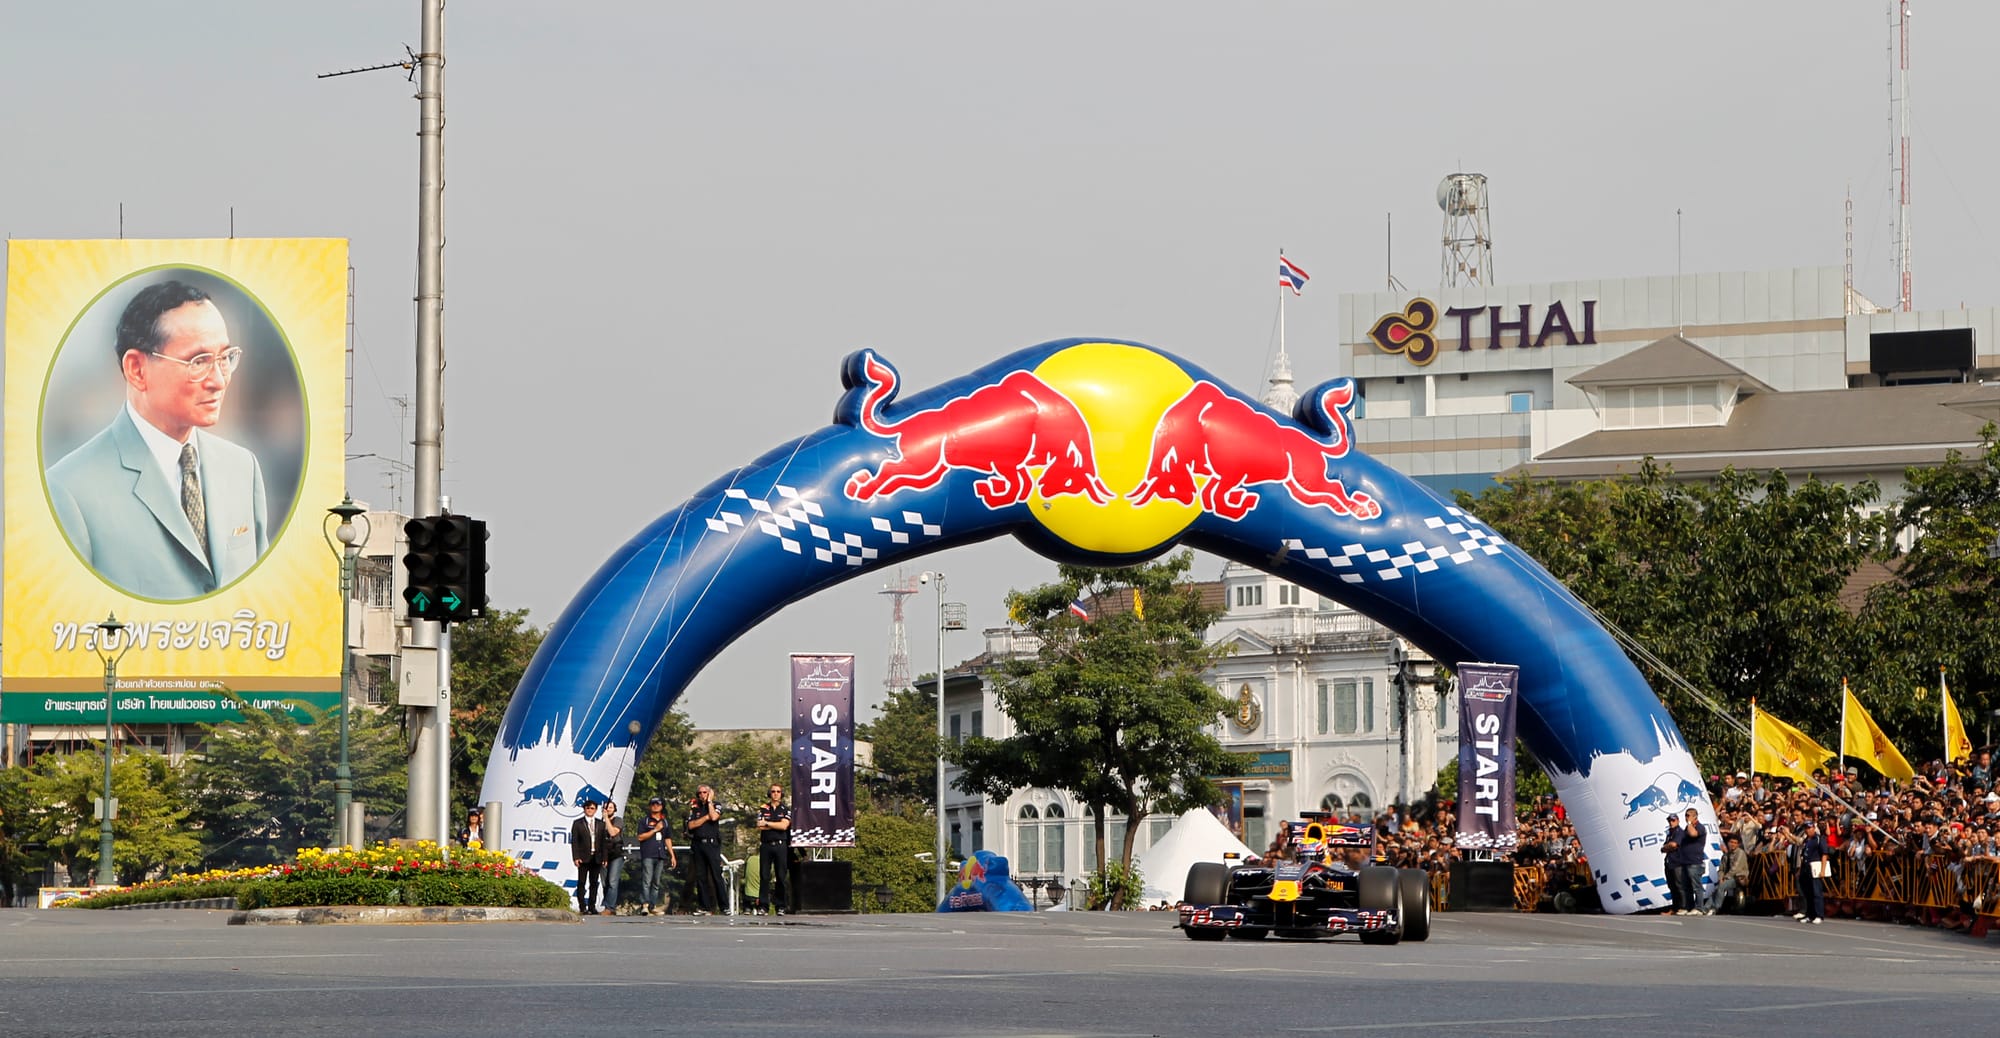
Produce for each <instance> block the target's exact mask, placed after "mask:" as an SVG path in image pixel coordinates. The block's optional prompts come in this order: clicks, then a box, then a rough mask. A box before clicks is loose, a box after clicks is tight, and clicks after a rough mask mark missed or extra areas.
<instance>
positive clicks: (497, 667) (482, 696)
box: [451, 609, 545, 819]
mask: <svg viewBox="0 0 2000 1038" xmlns="http://www.w3.org/2000/svg"><path fill="white" fill-rule="evenodd" d="M544 633H545V632H544V631H542V630H541V629H540V628H538V627H536V626H534V625H533V624H530V623H529V622H528V611H527V610H526V609H499V610H493V611H491V612H488V613H487V614H486V615H485V616H482V617H480V618H479V619H477V620H471V621H468V622H466V623H462V624H458V625H456V626H454V627H453V628H452V630H451V701H452V711H451V713H452V719H451V727H452V745H451V790H452V800H453V801H454V803H455V805H456V806H455V807H454V809H453V811H454V813H453V815H452V817H453V818H454V819H462V818H464V817H465V814H466V812H467V810H469V809H470V808H471V807H472V805H473V804H474V803H476V802H477V801H478V800H479V790H480V786H481V785H482V784H483V783H484V782H485V781H486V762H487V761H489V760H491V759H492V757H493V740H494V738H495V737H496V736H497V735H498V734H499V732H500V721H501V719H502V718H503V717H505V716H506V713H507V702H508V700H510V699H512V698H513V697H514V690H515V689H516V688H519V687H520V685H521V675H523V674H525V673H527V670H528V663H529V662H530V661H531V660H533V659H534V658H535V650H536V649H538V648H540V647H541V644H542V636H543V634H544Z"/></svg>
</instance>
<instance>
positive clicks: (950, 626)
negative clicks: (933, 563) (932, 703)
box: [917, 570, 965, 902]
mask: <svg viewBox="0 0 2000 1038" xmlns="http://www.w3.org/2000/svg"><path fill="white" fill-rule="evenodd" d="M932 582H936V584H937V596H938V597H937V643H938V652H937V660H938V665H937V737H938V759H937V851H936V856H935V858H933V861H934V862H935V865H934V868H935V869H936V872H937V900H938V901H939V902H942V901H944V886H945V883H944V870H945V852H944V740H945V730H944V632H946V631H948V630H949V631H959V630H964V629H965V618H964V610H965V606H964V605H963V604H961V603H958V602H953V603H950V604H949V605H947V604H946V602H945V600H944V574H942V573H939V572H938V571H936V570H930V571H928V572H925V573H920V574H918V575H917V583H919V584H929V583H932ZM952 607H956V609H957V614H956V615H951V614H950V612H949V611H950V609H951V608H952Z"/></svg>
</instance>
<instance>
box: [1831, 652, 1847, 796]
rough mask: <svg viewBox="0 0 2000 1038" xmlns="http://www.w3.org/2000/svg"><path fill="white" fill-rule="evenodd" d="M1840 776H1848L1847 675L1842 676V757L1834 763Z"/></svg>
mask: <svg viewBox="0 0 2000 1038" xmlns="http://www.w3.org/2000/svg"><path fill="white" fill-rule="evenodd" d="M1833 766H1834V767H1836V768H1839V769H1840V770H1839V772H1838V774H1842V775H1845V774H1847V675H1845V674H1842V675H1841V676H1840V756H1839V758H1837V759H1836V760H1835V761H1834V762H1833Z"/></svg>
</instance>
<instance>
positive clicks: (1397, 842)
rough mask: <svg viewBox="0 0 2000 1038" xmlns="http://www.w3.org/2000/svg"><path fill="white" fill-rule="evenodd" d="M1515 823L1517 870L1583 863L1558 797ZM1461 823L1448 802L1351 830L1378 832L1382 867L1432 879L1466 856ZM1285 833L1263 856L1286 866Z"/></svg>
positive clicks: (1280, 830) (1396, 810) (1359, 821)
mask: <svg viewBox="0 0 2000 1038" xmlns="http://www.w3.org/2000/svg"><path fill="white" fill-rule="evenodd" d="M1516 820H1517V823H1518V826H1519V829H1518V837H1519V842H1518V844H1517V846H1516V847H1515V850H1514V852H1513V855H1512V859H1513V860H1514V861H1515V862H1516V863H1517V864H1537V865H1539V864H1557V865H1565V864H1570V863H1574V862H1580V861H1582V860H1584V858H1583V850H1582V848H1581V847H1579V846H1578V845H1577V841H1576V829H1575V827H1573V826H1571V825H1570V822H1569V814H1568V812H1567V811H1566V810H1565V809H1564V808H1563V805H1562V801H1560V800H1558V799H1556V798H1555V797H1554V796H1552V795H1543V796H1539V797H1536V798H1535V800H1534V801H1533V803H1532V805H1531V806H1523V807H1521V808H1520V811H1519V814H1518V816H1517V819H1516ZM1457 822H1458V813H1457V811H1456V810H1455V805H1454V804H1453V803H1452V802H1451V801H1449V800H1443V801H1433V802H1427V803H1423V804H1419V805H1416V806H1415V807H1413V808H1404V807H1401V806H1396V807H1391V808H1389V809H1388V810H1386V811H1382V812H1380V813H1379V814H1376V815H1375V816H1374V819H1373V821H1372V822H1371V821H1370V820H1368V819H1365V818H1361V817H1359V816H1350V817H1349V818H1348V819H1347V824H1350V825H1370V824H1372V825H1373V826H1374V828H1375V857H1376V859H1377V860H1378V861H1380V862H1382V863H1383V864H1385V865H1393V866H1395V867H1397V868H1400V869H1423V870H1425V871H1426V872H1433V873H1436V872H1446V871H1449V870H1450V868H1451V863H1452V862H1453V861H1456V860H1458V859H1459V858H1461V857H1463V856H1464V854H1463V852H1462V851H1460V850H1459V848H1458V846H1457V832H1458V830H1457ZM1286 833H1287V828H1286V826H1284V825H1282V824H1281V825H1279V826H1278V827H1277V834H1276V835H1275V836H1273V837H1272V839H1271V843H1270V846H1268V847H1266V848H1265V850H1264V853H1263V855H1262V856H1263V857H1264V858H1265V859H1266V860H1283V859H1285V858H1287V857H1288V856H1289V855H1290V848H1289V846H1288V845H1287V843H1286Z"/></svg>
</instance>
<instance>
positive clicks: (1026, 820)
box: [1013, 804, 1042, 875]
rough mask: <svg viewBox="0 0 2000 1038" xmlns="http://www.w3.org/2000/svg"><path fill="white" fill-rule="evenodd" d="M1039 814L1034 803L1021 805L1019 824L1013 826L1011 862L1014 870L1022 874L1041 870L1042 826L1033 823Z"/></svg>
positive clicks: (1040, 814)
mask: <svg viewBox="0 0 2000 1038" xmlns="http://www.w3.org/2000/svg"><path fill="white" fill-rule="evenodd" d="M1041 816H1042V813H1041V812H1040V811H1037V810H1035V805H1033V804H1022V805H1021V820H1020V824H1018V825H1016V826H1015V828H1014V834H1015V835H1014V838H1015V848H1014V862H1013V864H1014V871H1015V872H1018V873H1021V874H1022V875H1027V874H1029V873H1032V872H1040V871H1041V870H1042V869H1041V860H1042V859H1041V853H1040V852H1041V846H1042V827H1041V826H1039V825H1036V824H1035V822H1036V820H1037V819H1039V818H1041Z"/></svg>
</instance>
